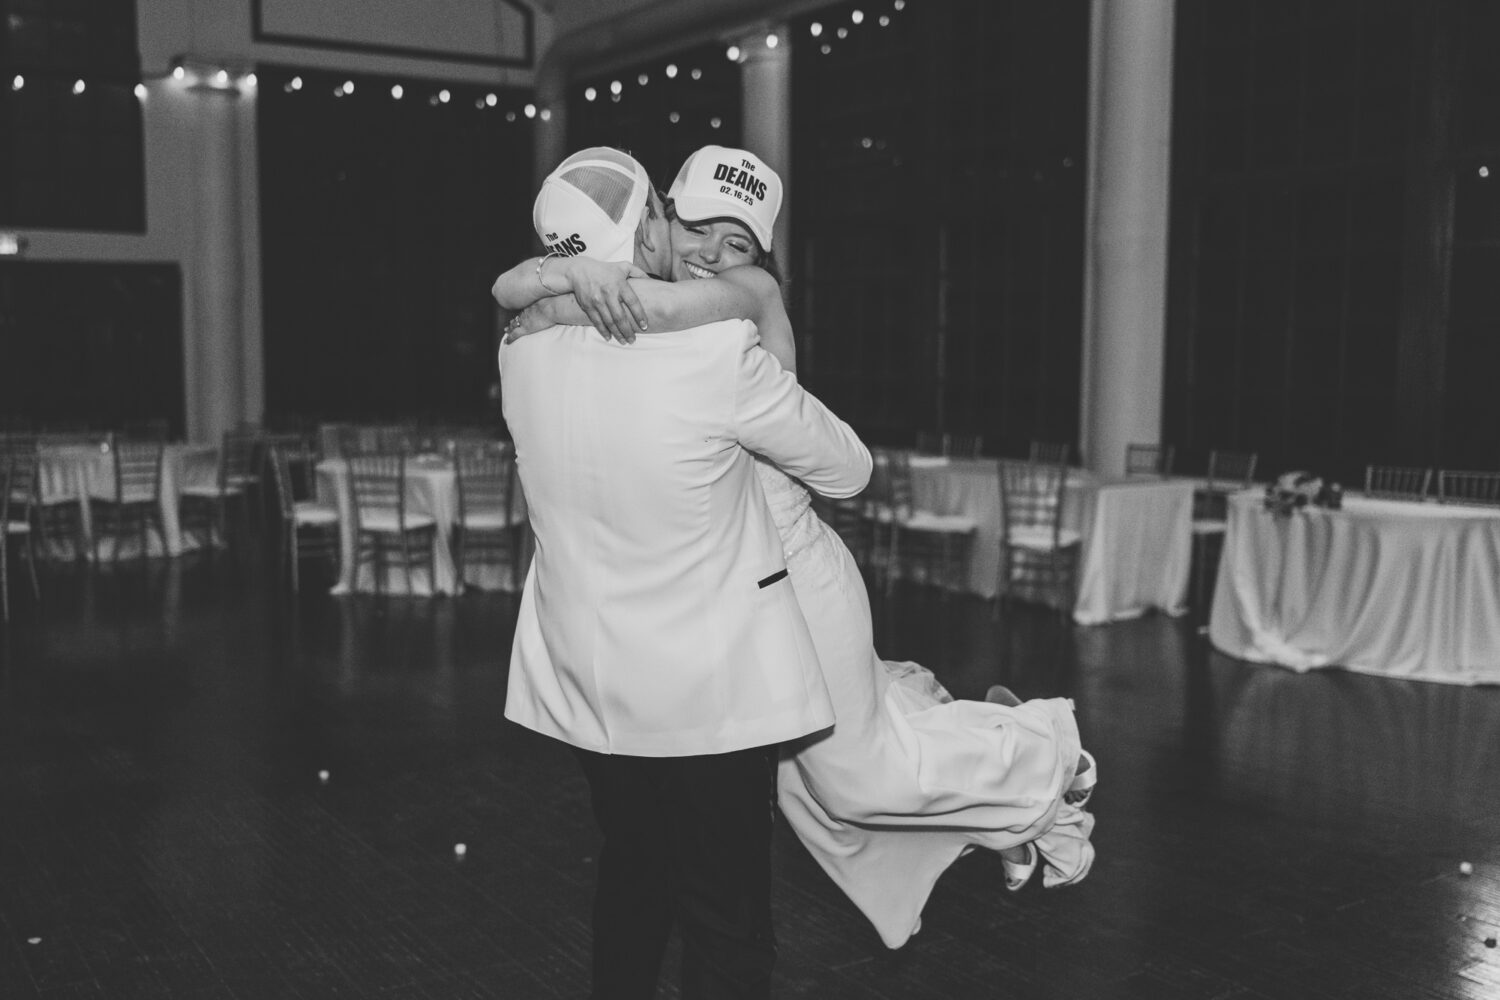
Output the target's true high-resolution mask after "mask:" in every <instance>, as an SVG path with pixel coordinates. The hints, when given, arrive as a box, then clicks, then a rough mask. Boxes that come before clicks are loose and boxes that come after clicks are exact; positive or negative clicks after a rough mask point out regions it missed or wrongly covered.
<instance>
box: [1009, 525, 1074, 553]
mask: <svg viewBox="0 0 1500 1000" xmlns="http://www.w3.org/2000/svg"><path fill="white" fill-rule="evenodd" d="M1082 537H1083V536H1082V535H1080V534H1079V533H1078V532H1076V531H1074V530H1073V529H1072V528H1063V529H1062V530H1061V531H1059V532H1058V533H1057V548H1059V549H1066V548H1071V547H1072V546H1074V545H1077V544H1078V542H1079V540H1080V539H1081V538H1082ZM1010 544H1012V545H1014V546H1015V547H1016V548H1018V549H1028V550H1030V551H1032V552H1051V551H1052V549H1053V545H1052V529H1051V528H1043V527H1033V526H1026V527H1021V528H1012V529H1010Z"/></svg>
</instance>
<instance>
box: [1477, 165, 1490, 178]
mask: <svg viewBox="0 0 1500 1000" xmlns="http://www.w3.org/2000/svg"><path fill="white" fill-rule="evenodd" d="M1489 175H1490V168H1489V167H1480V168H1479V176H1480V177H1488V176H1489Z"/></svg>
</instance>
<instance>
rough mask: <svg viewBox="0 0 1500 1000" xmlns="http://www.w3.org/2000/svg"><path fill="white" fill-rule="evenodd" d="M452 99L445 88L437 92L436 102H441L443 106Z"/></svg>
mask: <svg viewBox="0 0 1500 1000" xmlns="http://www.w3.org/2000/svg"><path fill="white" fill-rule="evenodd" d="M452 99H453V95H452V94H450V93H448V88H447V87H444V88H443V89H442V90H440V91H438V100H439V101H442V102H443V103H444V104H447V103H448V102H449V101H450V100H452Z"/></svg>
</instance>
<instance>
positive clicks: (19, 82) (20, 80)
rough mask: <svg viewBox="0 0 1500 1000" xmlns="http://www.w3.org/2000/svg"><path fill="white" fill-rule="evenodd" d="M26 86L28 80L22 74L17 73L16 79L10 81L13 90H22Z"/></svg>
mask: <svg viewBox="0 0 1500 1000" xmlns="http://www.w3.org/2000/svg"><path fill="white" fill-rule="evenodd" d="M24 86H26V78H25V77H24V76H22V75H21V74H20V73H17V74H16V76H15V79H13V80H11V81H10V89H11V90H20V89H21V88H22V87H24Z"/></svg>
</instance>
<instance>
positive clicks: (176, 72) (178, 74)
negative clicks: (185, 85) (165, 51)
mask: <svg viewBox="0 0 1500 1000" xmlns="http://www.w3.org/2000/svg"><path fill="white" fill-rule="evenodd" d="M185 76H187V70H185V69H183V68H182V67H181V66H173V67H172V79H174V80H181V79H182V78H183V77H185Z"/></svg>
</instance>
